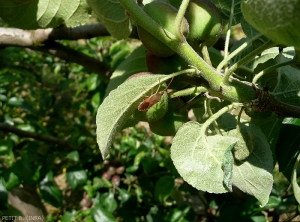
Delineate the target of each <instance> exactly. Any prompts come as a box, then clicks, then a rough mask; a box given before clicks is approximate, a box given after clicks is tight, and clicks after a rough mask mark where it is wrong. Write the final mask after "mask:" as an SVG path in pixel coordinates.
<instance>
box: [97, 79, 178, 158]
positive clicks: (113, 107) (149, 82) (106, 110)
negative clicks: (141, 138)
mask: <svg viewBox="0 0 300 222" xmlns="http://www.w3.org/2000/svg"><path fill="white" fill-rule="evenodd" d="M170 78H172V75H169V76H168V75H145V76H140V77H136V78H131V79H129V80H128V81H125V82H124V83H123V84H122V85H120V86H119V87H118V88H117V89H115V90H113V91H112V92H111V93H110V94H109V95H108V97H106V98H105V100H104V101H103V103H102V104H101V105H100V107H99V109H98V112H97V116H96V124H97V132H96V133H97V143H98V145H99V148H100V151H101V154H102V157H103V158H105V157H106V156H107V154H108V152H109V149H110V147H111V144H112V139H113V137H114V135H115V134H116V132H118V131H119V130H120V129H122V126H123V125H124V124H125V123H126V121H127V120H128V119H129V117H130V116H131V115H132V114H133V112H134V111H135V110H136V109H137V107H138V104H139V103H140V101H141V99H142V98H143V96H144V94H145V93H148V92H150V91H151V89H152V88H153V87H155V86H157V85H159V84H161V83H163V82H165V81H166V80H168V79H170Z"/></svg>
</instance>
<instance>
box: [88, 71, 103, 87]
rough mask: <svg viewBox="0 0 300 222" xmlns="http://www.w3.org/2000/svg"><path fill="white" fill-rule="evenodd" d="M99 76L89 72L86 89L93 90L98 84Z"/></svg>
mask: <svg viewBox="0 0 300 222" xmlns="http://www.w3.org/2000/svg"><path fill="white" fill-rule="evenodd" d="M100 82H101V78H100V76H99V75H97V74H94V73H93V74H91V75H89V77H88V78H87V80H86V86H87V88H88V91H92V90H95V89H96V88H97V86H98V85H99V84H100Z"/></svg>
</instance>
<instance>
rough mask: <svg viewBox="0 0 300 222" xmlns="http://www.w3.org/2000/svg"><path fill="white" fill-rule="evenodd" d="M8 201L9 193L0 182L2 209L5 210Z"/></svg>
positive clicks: (0, 205)
mask: <svg viewBox="0 0 300 222" xmlns="http://www.w3.org/2000/svg"><path fill="white" fill-rule="evenodd" d="M7 201H8V191H7V190H6V188H5V186H4V184H3V183H2V180H0V209H5V208H6V207H7V206H6V205H7Z"/></svg>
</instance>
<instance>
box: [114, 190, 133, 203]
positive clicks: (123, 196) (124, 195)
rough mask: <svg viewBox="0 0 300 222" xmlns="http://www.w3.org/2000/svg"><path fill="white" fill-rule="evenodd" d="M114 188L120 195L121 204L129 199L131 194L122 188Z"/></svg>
mask: <svg viewBox="0 0 300 222" xmlns="http://www.w3.org/2000/svg"><path fill="white" fill-rule="evenodd" d="M116 188H117V190H118V192H119V195H120V198H121V203H122V204H123V203H125V202H126V201H127V200H128V199H129V198H130V197H131V194H130V193H129V192H128V191H127V190H125V189H123V188H121V189H120V188H119V187H116Z"/></svg>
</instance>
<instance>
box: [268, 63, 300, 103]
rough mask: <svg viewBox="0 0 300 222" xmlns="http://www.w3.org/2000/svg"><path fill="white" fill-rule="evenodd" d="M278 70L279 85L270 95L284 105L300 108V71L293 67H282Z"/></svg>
mask: <svg viewBox="0 0 300 222" xmlns="http://www.w3.org/2000/svg"><path fill="white" fill-rule="evenodd" d="M277 70H278V76H277V78H278V84H277V85H276V87H275V88H274V90H273V91H272V92H270V94H272V95H274V96H275V97H276V99H278V100H280V101H282V102H284V103H289V104H292V105H295V106H300V96H299V91H300V70H299V69H295V68H293V67H291V66H284V67H280V68H279V69H277Z"/></svg>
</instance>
